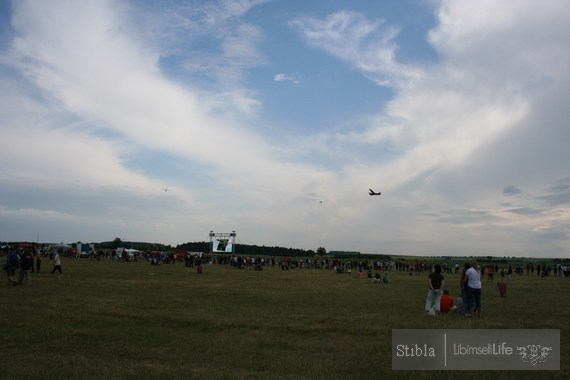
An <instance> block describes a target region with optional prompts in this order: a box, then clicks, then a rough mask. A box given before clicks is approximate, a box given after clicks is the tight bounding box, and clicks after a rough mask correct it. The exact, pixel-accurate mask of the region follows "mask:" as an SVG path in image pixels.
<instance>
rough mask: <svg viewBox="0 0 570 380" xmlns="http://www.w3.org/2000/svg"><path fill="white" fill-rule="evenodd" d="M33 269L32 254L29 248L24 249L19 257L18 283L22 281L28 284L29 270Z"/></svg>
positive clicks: (20, 283)
mask: <svg viewBox="0 0 570 380" xmlns="http://www.w3.org/2000/svg"><path fill="white" fill-rule="evenodd" d="M33 269H34V256H33V255H32V253H31V252H30V251H29V250H25V251H24V253H23V254H22V257H21V258H20V276H19V278H18V285H22V282H24V283H25V284H26V285H30V271H31V270H33Z"/></svg>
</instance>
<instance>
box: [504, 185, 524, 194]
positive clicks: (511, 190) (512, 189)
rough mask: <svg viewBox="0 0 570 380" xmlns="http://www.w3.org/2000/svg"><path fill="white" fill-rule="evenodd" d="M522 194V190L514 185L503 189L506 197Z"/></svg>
mask: <svg viewBox="0 0 570 380" xmlns="http://www.w3.org/2000/svg"><path fill="white" fill-rule="evenodd" d="M520 193H522V190H521V189H519V188H518V187H516V186H514V185H509V186H505V187H504V188H503V194H505V195H517V194H520Z"/></svg>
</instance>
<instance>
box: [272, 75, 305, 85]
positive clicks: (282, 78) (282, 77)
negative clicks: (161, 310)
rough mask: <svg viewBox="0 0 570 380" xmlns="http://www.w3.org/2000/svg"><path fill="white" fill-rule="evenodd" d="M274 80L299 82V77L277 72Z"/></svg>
mask: <svg viewBox="0 0 570 380" xmlns="http://www.w3.org/2000/svg"><path fill="white" fill-rule="evenodd" d="M273 80H274V81H275V82H285V81H289V82H292V83H294V84H299V81H298V80H297V78H295V76H294V75H290V74H285V73H278V74H275V76H274V77H273Z"/></svg>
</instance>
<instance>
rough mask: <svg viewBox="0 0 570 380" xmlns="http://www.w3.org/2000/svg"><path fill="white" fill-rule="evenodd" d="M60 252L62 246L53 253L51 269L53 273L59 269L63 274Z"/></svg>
mask: <svg viewBox="0 0 570 380" xmlns="http://www.w3.org/2000/svg"><path fill="white" fill-rule="evenodd" d="M60 252H61V248H60V249H58V250H57V252H56V253H55V254H54V255H53V269H52V270H51V273H55V271H58V272H59V274H63V272H62V270H61V259H60V257H59V253H60Z"/></svg>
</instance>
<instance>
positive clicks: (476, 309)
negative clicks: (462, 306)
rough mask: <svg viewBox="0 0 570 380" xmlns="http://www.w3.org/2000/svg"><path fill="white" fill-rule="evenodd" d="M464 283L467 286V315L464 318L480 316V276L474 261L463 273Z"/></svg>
mask: <svg viewBox="0 0 570 380" xmlns="http://www.w3.org/2000/svg"><path fill="white" fill-rule="evenodd" d="M465 282H466V284H467V313H465V316H466V317H471V315H473V314H476V315H477V316H478V317H480V316H481V274H480V273H479V266H478V265H477V262H476V261H474V262H473V264H471V268H469V269H468V270H467V271H466V272H465Z"/></svg>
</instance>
